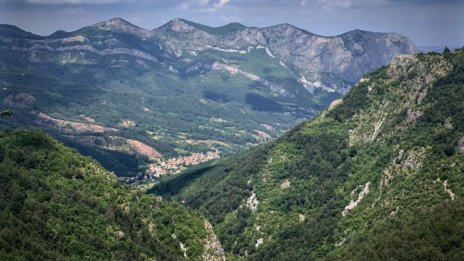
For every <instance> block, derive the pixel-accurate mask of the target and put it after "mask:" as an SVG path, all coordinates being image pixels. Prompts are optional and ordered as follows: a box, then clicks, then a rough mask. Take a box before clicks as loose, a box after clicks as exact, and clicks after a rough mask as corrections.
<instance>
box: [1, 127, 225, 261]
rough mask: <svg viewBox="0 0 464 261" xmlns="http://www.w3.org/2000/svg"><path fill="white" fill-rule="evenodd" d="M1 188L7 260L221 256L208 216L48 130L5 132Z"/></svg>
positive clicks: (3, 253)
mask: <svg viewBox="0 0 464 261" xmlns="http://www.w3.org/2000/svg"><path fill="white" fill-rule="evenodd" d="M1 120H3V119H1ZM0 190H1V191H2V193H1V194H0V260H182V259H188V260H201V259H205V260H221V256H222V249H221V246H220V244H219V243H218V242H217V241H216V240H215V238H216V237H215V235H214V233H213V232H212V230H211V227H210V225H209V223H208V222H207V221H206V220H204V219H203V218H201V217H200V216H199V215H197V214H195V213H194V212H193V211H192V210H188V209H186V208H185V207H183V206H182V205H180V204H178V203H173V202H165V201H163V200H162V199H161V197H158V196H154V195H145V194H144V193H142V192H141V191H139V190H131V189H129V188H128V187H126V186H123V185H121V184H120V183H119V182H118V181H117V179H116V177H115V176H114V174H113V173H110V172H108V171H106V170H105V169H103V168H102V167H101V166H100V165H99V164H98V163H97V162H96V161H94V160H92V159H90V158H88V157H83V156H81V155H79V154H78V153H77V152H76V151H74V150H71V149H69V148H67V147H65V146H63V145H62V144H61V143H59V142H57V141H56V140H54V139H52V138H51V137H50V136H48V135H46V134H44V133H42V132H28V131H20V130H18V131H4V132H1V133H0Z"/></svg>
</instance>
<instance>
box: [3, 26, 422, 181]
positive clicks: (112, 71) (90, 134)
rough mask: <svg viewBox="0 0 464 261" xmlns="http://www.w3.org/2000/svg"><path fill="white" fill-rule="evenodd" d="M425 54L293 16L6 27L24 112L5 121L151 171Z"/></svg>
mask: <svg viewBox="0 0 464 261" xmlns="http://www.w3.org/2000/svg"><path fill="white" fill-rule="evenodd" d="M415 51H416V49H415V47H414V44H413V43H412V42H411V41H410V40H409V39H408V38H406V37H405V36H401V35H399V34H394V33H388V34H383V33H373V32H365V31H360V30H355V31H351V32H348V33H345V34H342V35H339V36H334V37H324V36H319V35H315V34H312V33H309V32H307V31H304V30H302V29H299V28H296V27H294V26H292V25H289V24H282V25H276V26H271V27H266V28H255V27H246V26H243V25H241V24H237V23H233V24H228V25H225V26H222V27H215V28H214V27H208V26H205V25H200V24H196V23H193V22H190V21H186V20H182V19H174V20H172V21H170V22H169V23H167V24H165V25H163V26H161V27H159V28H157V29H154V30H145V29H142V28H139V27H137V26H135V25H132V24H130V23H128V22H126V21H124V20H122V19H118V18H115V19H111V20H108V21H105V22H102V23H98V24H95V25H91V26H88V27H84V28H82V29H79V30H77V31H74V32H64V31H57V32H55V33H54V34H52V35H50V36H38V35H34V34H31V33H28V32H25V31H23V30H21V29H19V28H17V27H14V26H11V25H0V57H1V59H0V68H1V71H0V75H1V77H0V99H1V100H2V101H3V104H2V107H5V108H10V109H13V110H14V111H15V114H14V115H15V116H14V117H13V118H12V119H11V120H10V121H9V122H8V123H0V124H1V125H2V126H3V127H6V126H21V127H31V126H35V127H39V128H41V129H45V130H46V131H48V132H49V133H52V134H53V135H54V136H55V137H58V138H59V139H61V140H62V141H64V142H66V143H67V144H68V145H71V146H73V147H75V148H77V149H78V150H79V151H80V152H82V153H84V154H86V155H91V156H93V157H94V158H96V159H97V160H99V161H100V162H101V163H102V164H103V165H104V166H105V167H107V168H109V169H110V170H113V171H116V172H117V173H118V174H119V175H124V176H134V175H138V177H139V178H143V177H142V176H143V174H144V173H147V174H151V175H153V174H155V175H157V173H163V172H176V171H178V170H179V169H181V168H184V167H183V165H189V164H196V163H198V162H200V161H204V160H207V159H210V158H215V157H217V156H219V155H218V154H221V155H225V154H230V153H232V152H235V151H237V150H239V149H241V148H244V147H248V146H250V145H253V144H258V143H260V142H261V141H263V140H268V139H272V138H275V137H277V136H279V135H280V134H281V133H283V132H284V131H286V130H288V129H290V128H291V127H293V126H295V125H296V124H297V123H298V122H301V121H303V120H305V119H308V118H310V117H312V116H314V115H316V114H317V113H318V112H319V111H321V110H322V109H323V108H325V107H326V106H327V105H328V104H330V102H331V101H332V100H334V99H335V98H337V97H338V96H340V95H341V94H343V93H345V92H346V91H347V90H348V89H349V88H350V87H351V86H352V85H353V84H354V83H355V82H356V81H357V80H359V78H360V77H361V75H363V74H365V73H367V72H370V71H373V70H375V69H376V68H378V67H380V66H383V65H385V64H388V63H389V62H390V60H391V59H392V58H393V57H394V56H395V55H397V54H402V53H403V54H404V53H414V52H415ZM208 152H209V153H208ZM192 153H198V154H193V155H192ZM181 156H185V158H179V157H181ZM168 159H171V161H169V162H170V163H169V162H168V161H167V160H168ZM147 163H154V164H151V165H150V166H149V169H148V170H147V169H146V168H145V167H144V166H146V165H147ZM167 166H170V167H167Z"/></svg>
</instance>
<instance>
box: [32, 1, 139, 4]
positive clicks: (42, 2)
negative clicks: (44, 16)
mask: <svg viewBox="0 0 464 261" xmlns="http://www.w3.org/2000/svg"><path fill="white" fill-rule="evenodd" d="M123 2H125V3H127V2H133V0H26V3H29V4H43V5H67V4H71V5H78V4H94V5H103V4H113V3H123Z"/></svg>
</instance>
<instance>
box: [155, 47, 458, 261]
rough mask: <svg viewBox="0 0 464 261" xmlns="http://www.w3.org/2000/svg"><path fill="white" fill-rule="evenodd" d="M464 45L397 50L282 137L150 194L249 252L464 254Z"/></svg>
mask: <svg viewBox="0 0 464 261" xmlns="http://www.w3.org/2000/svg"><path fill="white" fill-rule="evenodd" d="M463 100H464V52H463V50H462V49H460V50H458V51H456V52H454V53H447V54H444V55H439V54H418V55H416V56H413V55H406V56H399V57H397V58H395V59H394V60H393V61H392V64H391V65H390V66H386V67H384V68H381V69H379V70H377V71H376V72H374V73H372V74H369V75H367V76H365V77H364V78H363V79H361V81H360V82H359V83H358V84H357V85H356V86H355V87H353V89H352V90H351V91H350V92H349V93H348V94H347V95H346V96H345V97H344V98H343V99H342V100H337V101H335V102H334V103H333V104H332V105H331V106H330V108H329V109H328V110H326V111H325V112H323V113H322V114H321V115H319V116H318V117H316V118H315V119H313V120H311V121H308V122H305V123H302V124H300V125H299V126H297V127H296V128H295V129H293V130H292V131H290V132H289V133H287V134H285V135H284V136H283V137H281V138H280V139H278V140H277V141H275V142H271V143H268V144H264V145H260V146H257V147H255V148H252V149H251V150H249V151H248V152H245V153H243V154H240V155H238V156H236V157H231V158H228V159H225V160H221V161H217V162H216V163H214V164H210V165H209V166H203V167H202V168H197V169H196V170H194V171H191V172H188V173H185V174H183V175H179V176H176V177H172V178H171V179H169V180H166V181H165V182H163V183H161V184H160V185H159V186H157V187H156V188H155V189H154V192H156V193H160V194H162V195H166V196H172V197H173V198H174V199H177V200H179V201H183V202H185V203H186V204H187V205H189V206H191V207H193V208H195V209H199V210H200V211H201V212H202V213H203V214H204V215H205V216H206V217H207V218H208V219H209V220H210V221H212V223H213V226H215V228H216V232H217V233H218V236H219V238H220V240H221V242H222V244H223V246H224V248H225V250H226V251H227V252H229V253H232V254H233V255H235V256H238V257H243V258H246V259H250V260H314V259H328V260H334V259H342V260H347V259H348V260H350V259H352V260H374V259H383V260H384V259H399V260H423V259H431V260H456V259H459V257H462V256H463V254H464V237H463V235H464V218H463V217H464V200H463V196H464V190H463V186H464V102H463Z"/></svg>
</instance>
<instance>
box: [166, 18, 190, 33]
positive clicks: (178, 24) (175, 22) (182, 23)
mask: <svg viewBox="0 0 464 261" xmlns="http://www.w3.org/2000/svg"><path fill="white" fill-rule="evenodd" d="M192 24H194V23H193V22H190V21H187V20H185V19H181V18H174V19H172V20H171V21H169V22H167V23H166V24H164V25H162V26H161V27H160V29H167V30H171V31H174V32H190V31H192V30H195V27H194V26H192Z"/></svg>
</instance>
